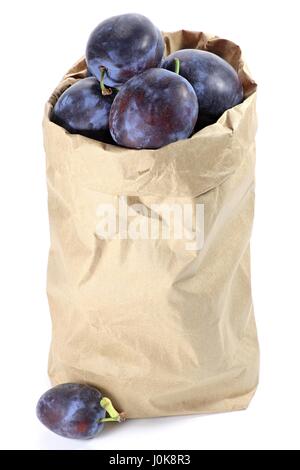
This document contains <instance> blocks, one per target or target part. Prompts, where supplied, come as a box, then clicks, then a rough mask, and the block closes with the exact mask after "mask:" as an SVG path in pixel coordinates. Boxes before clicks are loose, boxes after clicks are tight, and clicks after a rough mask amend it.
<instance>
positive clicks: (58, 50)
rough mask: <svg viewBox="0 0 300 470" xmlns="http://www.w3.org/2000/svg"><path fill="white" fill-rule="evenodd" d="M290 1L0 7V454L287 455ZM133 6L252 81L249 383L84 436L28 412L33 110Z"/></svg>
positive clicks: (295, 335)
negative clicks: (224, 46)
mask: <svg viewBox="0 0 300 470" xmlns="http://www.w3.org/2000/svg"><path fill="white" fill-rule="evenodd" d="M297 4H299V2H298V1H297V0H295V1H291V0H286V1H284V2H281V1H276V0H273V1H272V2H271V1H261V0H259V1H254V0H252V2H248V1H247V2H246V1H244V0H218V1H217V0H214V1H213V2H207V1H204V0H202V1H201V0H195V1H192V0H184V1H183V2H176V1H175V0H172V1H166V0H164V1H162V0H160V1H150V2H149V1H146V0H139V1H131V0H127V1H126V2H124V0H123V1H121V0H113V1H112V2H105V3H103V2H101V1H100V0H97V1H91V0H85V1H82V0H80V1H77V0H51V1H50V0H44V1H36V0H26V1H22V0H20V1H15V0H10V1H2V2H1V3H0V5H1V6H0V22H1V24H0V45H1V75H0V81H1V84H0V135H1V140H0V152H1V161H0V191H1V198H0V203H1V208H0V223H1V231H0V237H1V243H0V250H1V255H0V270H1V278H0V279H1V293H0V302H1V305H0V316H1V323H0V334H1V338H0V348H1V351H0V358H1V367H0V382H1V385H0V394H1V399H0V433H1V437H0V447H1V448H2V449H35V450H37V449H234V450H237V449H300V436H299V420H300V379H299V369H300V368H299V359H300V301H299V292H300V279H299V278H300V276H299V266H300V256H299V252H300V250H299V242H300V233H299V232H300V231H299V199H300V183H299V173H300V163H299V161H300V151H299V138H300V114H299V107H300V98H299V94H300V67H299V57H300V53H299V50H300V39H299V33H297V31H299V14H298V13H297ZM125 12H139V13H143V14H145V15H146V16H149V17H150V19H152V21H153V22H154V23H156V24H157V26H158V27H159V28H161V29H162V30H165V31H172V30H173V31H174V30H177V29H182V28H184V29H194V30H199V31H207V32H212V33H214V34H218V35H219V36H222V37H226V38H229V39H231V40H233V41H234V42H236V43H238V44H239V45H240V46H241V47H242V49H243V51H244V55H245V57H246V60H247V62H248V64H249V66H250V69H251V71H252V75H253V76H254V78H255V79H256V81H257V82H258V83H259V101H258V114H259V132H258V136H257V147H258V150H257V205H256V217H255V226H254V233H253V240H252V262H253V294H254V302H255V310H256V319H257V325H258V331H259V338H260V345H261V356H262V357H261V380H260V387H259V389H258V391H257V394H256V396H255V398H254V400H253V402H252V404H251V406H250V408H249V410H248V411H246V412H239V413H234V414H225V415H214V416H193V417H179V418H163V419H154V420H137V421H130V422H127V423H125V424H123V425H111V426H110V427H109V426H108V427H107V428H106V430H105V431H104V432H103V434H102V435H100V436H99V438H97V439H94V440H92V441H89V442H78V441H70V440H66V439H63V438H60V437H57V436H55V435H54V434H51V433H50V432H48V431H47V430H46V428H43V426H42V425H41V424H40V423H39V422H38V421H37V419H36V417H35V405H36V402H37V400H38V398H39V396H40V395H41V394H42V393H43V392H44V391H45V390H46V389H47V388H49V382H48V378H47V354H48V348H49V341H50V331H51V330H50V328H51V326H50V319H49V312H48V305H47V299H46V292H45V283H46V264H47V254H48V253H47V251H48V247H49V235H48V218H47V194H46V179H45V157H44V151H43V145H42V131H41V119H42V112H43V106H44V102H45V101H46V99H47V98H48V96H49V95H50V93H51V92H52V90H53V88H54V87H55V86H56V84H57V83H58V81H59V80H60V78H61V76H62V75H63V73H64V72H65V71H66V70H67V69H68V68H69V66H71V65H72V64H73V63H74V62H75V61H76V60H77V59H78V58H79V57H80V56H81V55H83V54H84V50H85V44H86V41H87V38H88V35H89V33H90V31H91V30H92V29H93V28H94V27H95V26H96V24H97V23H98V22H100V21H101V20H102V19H104V18H106V17H109V16H112V15H113V14H118V13H125Z"/></svg>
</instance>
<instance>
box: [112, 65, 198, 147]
mask: <svg viewBox="0 0 300 470" xmlns="http://www.w3.org/2000/svg"><path fill="white" fill-rule="evenodd" d="M197 117H198V101H197V96H196V94H195V92H194V90H193V87H192V86H191V85H190V83H189V82H188V81H187V80H186V79H185V78H183V77H181V76H180V75H177V74H176V73H173V72H170V71H168V70H164V69H149V70H146V71H145V72H143V73H142V74H140V75H137V76H136V77H133V78H131V79H130V80H129V81H128V82H127V83H126V84H125V85H123V87H122V89H121V91H119V93H118V94H117V97H116V98H115V101H114V103H113V105H112V107H111V111H110V115H109V127H110V132H111V135H112V137H113V139H114V140H115V141H116V142H117V144H119V145H122V146H124V147H129V148H136V149H142V148H150V149H151V148H152V149H155V148H159V147H162V146H164V145H167V144H169V143H171V142H175V141H177V140H179V139H186V138H187V137H189V136H190V135H191V133H192V132H193V129H194V126H195V124H196V121H197Z"/></svg>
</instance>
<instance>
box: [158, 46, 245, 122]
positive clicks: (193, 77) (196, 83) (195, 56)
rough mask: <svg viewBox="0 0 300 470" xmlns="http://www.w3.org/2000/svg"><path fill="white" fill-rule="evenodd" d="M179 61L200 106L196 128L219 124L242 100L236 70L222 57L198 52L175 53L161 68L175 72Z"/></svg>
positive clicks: (193, 50)
mask: <svg viewBox="0 0 300 470" xmlns="http://www.w3.org/2000/svg"><path fill="white" fill-rule="evenodd" d="M176 59H179V61H180V72H179V73H180V75H181V76H182V77H184V78H186V79H187V80H188V81H189V82H190V83H191V85H192V86H193V88H194V90H195V92H196V95H197V98H198V103H199V119H198V123H197V128H202V127H205V126H206V125H208V124H212V123H213V122H215V121H217V120H218V119H219V117H220V116H221V115H222V114H223V113H224V111H226V110H227V109H230V108H232V107H233V106H235V105H237V104H239V103H241V102H242V101H243V87H242V84H241V81H240V79H239V77H238V74H237V72H236V71H235V70H234V68H233V67H232V66H231V65H230V64H229V63H228V62H226V61H225V60H224V59H222V58H221V57H219V56H217V55H216V54H213V53H211V52H206V51H200V50H198V49H182V50H180V51H176V52H173V53H172V54H171V55H169V56H168V57H166V59H165V60H164V61H163V64H162V67H163V68H165V69H168V70H174V69H175V60H176Z"/></svg>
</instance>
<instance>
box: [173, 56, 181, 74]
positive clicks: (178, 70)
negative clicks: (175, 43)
mask: <svg viewBox="0 0 300 470" xmlns="http://www.w3.org/2000/svg"><path fill="white" fill-rule="evenodd" d="M174 62H175V73H176V74H177V75H179V72H180V60H179V59H177V57H176V58H175V59H174Z"/></svg>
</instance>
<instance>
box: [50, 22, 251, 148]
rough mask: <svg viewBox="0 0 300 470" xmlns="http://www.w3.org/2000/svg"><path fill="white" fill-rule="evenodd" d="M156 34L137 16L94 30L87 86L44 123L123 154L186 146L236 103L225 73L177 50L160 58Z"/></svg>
mask: <svg viewBox="0 0 300 470" xmlns="http://www.w3.org/2000/svg"><path fill="white" fill-rule="evenodd" d="M163 52H164V41H163V37H162V35H161V33H160V31H159V30H158V28H157V27H156V26H154V25H153V24H152V23H151V21H149V20H148V19H147V18H146V17H144V16H142V15H139V14H126V15H119V16H114V17H112V18H109V19H107V20H105V21H103V22H102V23H100V24H99V25H98V26H97V27H96V29H95V30H94V31H93V32H92V34H91V35H90V38H89V40H88V44H87V48H86V63H87V69H88V72H87V75H88V76H87V78H84V79H81V80H79V81H77V82H76V83H75V84H74V85H72V86H71V87H69V88H68V89H67V90H66V91H64V93H63V94H62V95H61V96H60V98H59V99H58V101H57V102H56V104H55V106H54V108H53V111H52V116H51V120H52V121H53V122H55V123H56V124H58V125H60V126H62V127H64V128H65V129H66V130H67V131H69V132H70V133H76V134H82V135H84V136H86V137H89V138H92V139H96V140H99V141H103V142H108V143H116V144H118V145H120V146H123V147H129V148H135V149H143V148H149V149H156V148H160V147H162V146H164V145H167V144H170V143H171V142H176V141H177V140H180V139H186V138H188V137H189V136H191V135H192V134H193V133H194V132H197V131H199V130H200V129H202V128H203V127H205V126H207V125H210V124H212V123H214V122H216V121H217V120H218V119H219V117H220V116H221V115H222V114H223V113H224V111H226V110H227V109H229V108H232V107H233V106H235V105H237V104H239V103H241V102H242V100H243V87H242V84H241V81H240V79H239V77H238V74H237V73H236V71H235V70H234V69H233V67H232V66H231V65H230V64H228V63H227V62H226V61H225V60H223V59H222V58H220V57H219V56H217V55H215V54H213V53H211V52H206V51H201V50H198V49H182V50H179V51H176V52H174V53H173V54H171V55H169V56H168V57H166V58H163Z"/></svg>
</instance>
